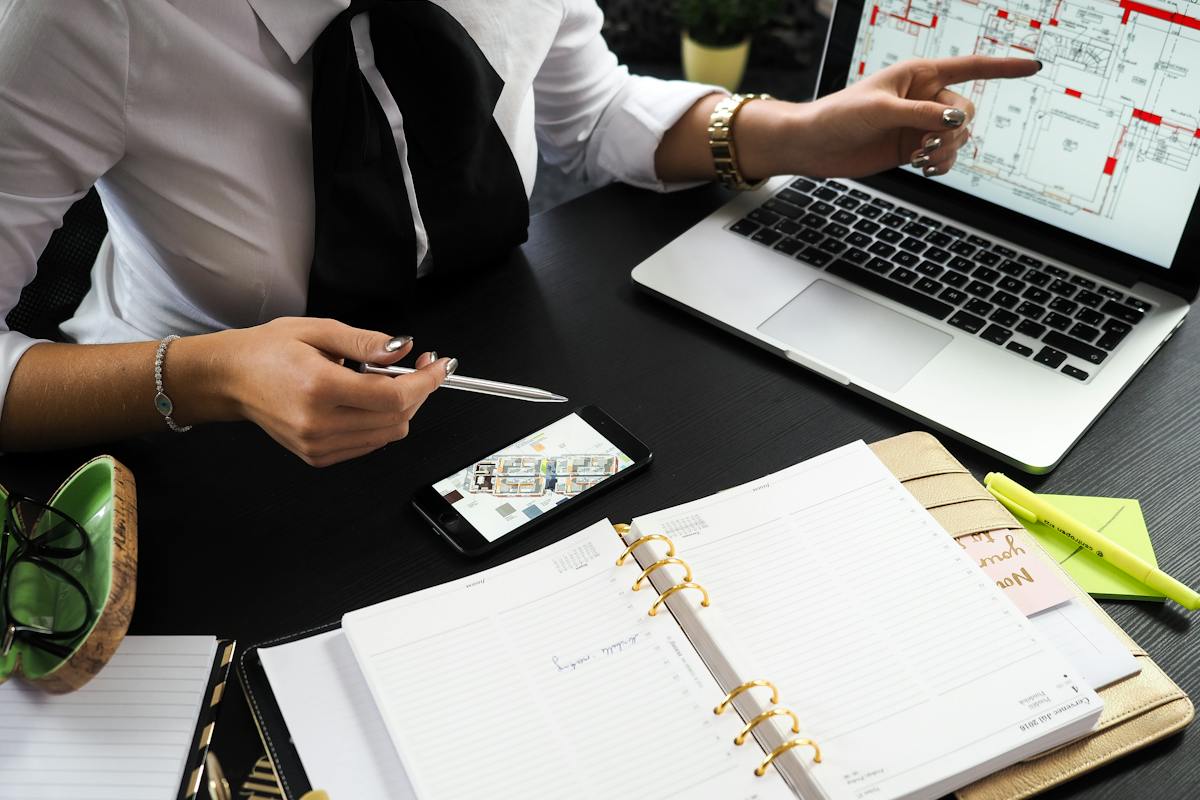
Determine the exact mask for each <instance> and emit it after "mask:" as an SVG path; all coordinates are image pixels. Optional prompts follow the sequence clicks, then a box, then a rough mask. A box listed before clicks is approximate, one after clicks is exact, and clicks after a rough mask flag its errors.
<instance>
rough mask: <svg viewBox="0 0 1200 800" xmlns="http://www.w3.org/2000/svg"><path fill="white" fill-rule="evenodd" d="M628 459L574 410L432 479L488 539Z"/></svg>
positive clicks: (606, 476) (599, 480) (564, 499)
mask: <svg viewBox="0 0 1200 800" xmlns="http://www.w3.org/2000/svg"><path fill="white" fill-rule="evenodd" d="M633 463H634V460H633V459H632V458H630V457H629V455H627V454H626V453H624V452H622V450H621V448H620V447H618V446H617V445H615V444H614V443H613V442H611V441H610V440H609V439H608V438H606V437H605V436H604V434H602V433H601V432H600V431H598V430H596V428H594V427H593V426H592V425H590V424H589V423H588V422H587V421H586V420H584V419H583V417H581V416H579V414H578V413H574V414H570V415H568V416H566V417H563V418H562V419H560V420H557V421H555V422H553V423H551V424H549V425H547V426H546V427H544V428H542V429H541V430H539V431H536V432H535V433H532V434H530V435H529V436H527V437H525V438H524V439H521V440H520V441H518V442H513V443H512V444H511V445H509V446H508V447H505V448H503V449H501V450H498V451H496V452H495V453H493V454H491V455H489V456H487V457H485V458H481V459H479V460H478V461H476V462H475V463H474V464H471V465H470V466H468V467H466V468H464V469H461V470H459V471H458V472H455V473H454V474H453V475H449V476H447V477H446V478H443V479H442V480H440V481H438V482H436V483H434V484H433V489H434V491H435V492H436V493H437V494H438V495H440V496H441V497H442V499H444V500H445V501H446V502H447V503H449V505H450V507H451V508H453V509H454V511H457V512H458V513H459V514H460V515H461V516H462V517H463V518H464V519H465V520H466V521H467V522H469V523H470V524H471V525H472V527H474V528H475V530H476V531H478V532H479V534H480V535H481V536H483V538H485V539H486V540H487V541H488V542H495V541H496V540H497V539H499V538H500V537H501V536H504V535H505V534H507V533H511V532H512V531H514V530H516V529H517V528H519V527H521V526H522V525H524V524H525V523H527V522H530V521H531V520H534V519H537V518H538V517H540V516H541V515H543V514H545V513H547V512H549V511H550V510H551V509H553V508H554V507H555V506H559V505H561V504H563V503H566V502H568V501H570V500H571V498H572V497H575V496H576V495H578V494H580V493H581V492H583V491H584V490H586V489H590V488H591V487H593V486H596V485H598V484H600V483H603V482H604V481H606V480H608V479H610V478H612V477H613V476H614V475H616V474H617V473H619V472H621V471H622V470H625V469H627V468H629V467H630V466H632V465H633Z"/></svg>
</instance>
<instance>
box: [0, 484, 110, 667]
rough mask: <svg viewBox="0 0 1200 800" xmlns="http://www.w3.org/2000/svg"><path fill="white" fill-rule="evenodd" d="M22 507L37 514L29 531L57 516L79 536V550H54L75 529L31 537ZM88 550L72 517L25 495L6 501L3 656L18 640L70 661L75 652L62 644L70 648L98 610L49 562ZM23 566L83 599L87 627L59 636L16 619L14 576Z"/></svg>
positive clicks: (0, 558)
mask: <svg viewBox="0 0 1200 800" xmlns="http://www.w3.org/2000/svg"><path fill="white" fill-rule="evenodd" d="M21 506H29V507H32V508H34V509H36V510H37V514H36V515H35V516H34V518H33V520H31V521H29V529H30V530H31V531H32V530H36V528H37V523H38V521H40V520H41V519H42V518H43V516H45V515H46V514H47V513H49V514H53V515H55V516H56V517H59V518H61V519H62V520H63V521H64V522H65V523H67V524H69V525H70V526H71V528H73V529H74V532H75V533H77V534H78V535H79V544H78V545H77V546H56V545H55V544H54V543H55V542H56V541H58V540H59V539H61V538H63V537H64V536H66V535H68V534H69V533H71V532H72V531H71V528H67V529H66V530H64V531H63V532H61V533H58V534H57V535H55V532H54V530H53V529H52V530H50V531H44V532H43V533H42V535H40V536H36V537H31V536H30V535H28V534H27V533H26V532H25V530H24V526H25V524H26V520H24V519H23V518H22V517H21V515H20V514H19V512H18V508H20V507H21ZM56 527H57V526H56ZM10 538H11V539H12V540H13V541H15V542H16V546H15V549H14V550H13V552H12V555H11V557H10V556H9V552H8V550H9V539H10ZM90 546H91V540H90V539H89V538H88V534H87V530H85V529H84V527H83V526H82V525H80V524H79V523H78V522H76V521H75V519H74V518H73V517H72V516H71V515H70V514H67V513H65V512H63V511H61V510H59V509H57V508H54V507H53V506H51V505H48V504H46V503H42V502H39V501H37V500H34V499H32V498H30V497H24V496H22V495H9V496H8V499H7V501H6V502H5V505H4V523H3V527H2V528H0V596H2V606H3V608H2V610H3V615H4V617H3V620H2V621H0V622H2V625H0V628H2V629H3V640H2V641H0V656H7V655H8V654H9V652H10V651H11V650H12V647H13V645H14V644H15V643H16V642H17V641H18V640H19V641H21V642H23V643H26V644H29V645H32V646H33V647H36V648H38V649H39V650H43V651H45V652H47V653H49V654H51V655H53V656H57V657H59V658H66V657H68V656H69V655H71V651H72V650H73V649H74V648H73V647H69V646H67V645H66V644H63V643H64V642H70V641H71V640H72V639H75V638H77V637H78V636H79V635H80V634H82V633H83V632H84V631H86V630H87V629H88V628H89V627H91V624H92V618H93V617H94V616H95V610H96V609H95V605H94V604H93V603H92V598H91V597H90V596H89V595H88V593H87V590H86V589H85V588H84V586H83V584H82V583H80V582H79V581H78V580H77V579H76V578H75V576H73V575H71V574H70V573H69V572H67V571H66V570H65V569H63V568H62V567H61V566H60V565H58V564H55V563H54V562H53V561H50V560H49V559H58V560H61V559H67V558H75V557H77V556H79V555H82V554H83V553H85V552H86V551H87V550H88V548H89V547H90ZM20 564H29V565H33V566H35V567H36V568H38V569H40V570H42V571H44V572H46V573H48V574H51V575H54V576H55V577H56V578H58V579H59V580H61V581H62V582H63V583H65V584H66V585H68V586H70V587H71V588H72V589H73V590H74V591H76V592H78V594H79V596H80V597H81V598H83V604H84V614H83V621H82V622H81V623H80V624H79V625H78V626H76V627H75V628H73V629H71V630H66V631H56V630H51V629H48V628H44V627H42V626H40V625H31V624H28V623H25V622H22V621H20V620H19V619H17V618H16V617H15V616H14V614H13V611H12V604H11V594H10V586H11V583H10V579H11V577H12V573H13V571H14V570H15V569H16V568H17V566H18V565H20Z"/></svg>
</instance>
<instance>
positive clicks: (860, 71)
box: [858, 61, 867, 76]
mask: <svg viewBox="0 0 1200 800" xmlns="http://www.w3.org/2000/svg"><path fill="white" fill-rule="evenodd" d="M866 71H867V62H865V61H860V62H858V74H859V76H861V75H862V74H863V73H864V72H866Z"/></svg>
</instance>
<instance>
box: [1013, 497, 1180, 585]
mask: <svg viewBox="0 0 1200 800" xmlns="http://www.w3.org/2000/svg"><path fill="white" fill-rule="evenodd" d="M1038 496H1039V497H1041V498H1042V499H1043V500H1045V501H1046V502H1047V503H1049V504H1050V505H1052V506H1054V507H1055V508H1057V509H1058V510H1059V511H1064V512H1066V513H1068V514H1070V515H1071V516H1073V517H1074V518H1075V519H1077V520H1079V521H1080V522H1082V523H1083V524H1085V525H1087V526H1088V527H1090V528H1091V529H1092V530H1094V531H1096V532H1097V533H1102V534H1104V535H1105V536H1107V537H1108V538H1110V539H1112V540H1113V541H1115V542H1116V543H1117V544H1119V545H1121V546H1123V547H1124V548H1125V549H1126V550H1129V551H1130V552H1132V553H1133V554H1134V555H1136V556H1138V557H1139V558H1141V559H1142V560H1143V561H1145V562H1146V563H1147V564H1149V565H1150V566H1152V567H1157V566H1158V561H1157V560H1156V558H1155V555H1154V545H1153V544H1151V543H1150V534H1149V532H1147V530H1146V521H1145V519H1144V518H1143V517H1142V507H1141V505H1140V504H1139V503H1138V501H1137V500H1128V499H1124V498H1120V497H1085V496H1078V495H1068V494H1042V493H1039V494H1038ZM1022 524H1023V525H1024V526H1025V529H1026V530H1027V531H1029V533H1031V534H1032V535H1033V537H1034V538H1035V539H1037V540H1038V542H1039V543H1040V544H1041V545H1042V547H1044V548H1045V550H1046V552H1047V553H1048V554H1049V555H1050V557H1051V558H1053V559H1054V560H1055V561H1057V562H1058V563H1059V564H1061V565H1062V567H1063V569H1065V570H1066V571H1067V573H1068V574H1070V576H1071V577H1072V578H1074V579H1075V582H1076V583H1078V584H1079V586H1080V588H1082V589H1083V590H1084V591H1085V592H1087V593H1088V594H1090V595H1091V596H1092V597H1095V598H1097V599H1101V600H1143V601H1149V602H1162V601H1163V600H1166V599H1167V598H1166V597H1164V596H1163V595H1162V594H1161V593H1159V592H1156V591H1155V590H1153V589H1151V588H1150V587H1149V586H1147V585H1146V584H1144V583H1142V582H1140V581H1138V580H1137V579H1135V578H1134V577H1133V576H1132V575H1129V574H1127V573H1125V572H1122V571H1121V570H1119V569H1117V568H1116V567H1115V566H1113V565H1112V563H1111V562H1109V561H1107V560H1105V559H1103V558H1096V557H1095V556H1093V555H1091V554H1090V553H1089V552H1088V551H1087V550H1086V549H1084V548H1083V547H1080V546H1079V545H1077V544H1075V543H1074V542H1073V541H1071V540H1070V539H1068V538H1067V537H1065V536H1063V535H1062V534H1061V533H1059V532H1058V531H1056V530H1054V529H1053V528H1049V527H1047V526H1045V525H1042V524H1040V523H1033V522H1025V523H1022Z"/></svg>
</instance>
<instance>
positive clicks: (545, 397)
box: [345, 359, 567, 403]
mask: <svg viewBox="0 0 1200 800" xmlns="http://www.w3.org/2000/svg"><path fill="white" fill-rule="evenodd" d="M345 363H346V366H347V367H349V368H350V369H353V370H356V371H358V372H365V373H367V374H370V375H392V376H395V375H411V374H412V373H414V372H416V370H415V369H413V368H412V367H381V366H379V365H378V364H367V363H363V362H361V361H351V360H349V359H346V362H345ZM442 386H444V387H446V388H447V389H459V390H460V391H464V392H478V393H479V394H491V395H495V396H496V397H510V398H512V399H513V400H528V401H529V402H531V403H565V402H567V398H565V397H563V396H562V395H557V394H554V393H553V392H547V391H546V390H545V389H535V388H534V387H532V386H521V385H520V384H516V383H501V382H500V381H487V380H484V379H482V378H468V377H467V376H466V375H451V376H450V377H448V378H446V380H445V382H444V383H443V384H442Z"/></svg>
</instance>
